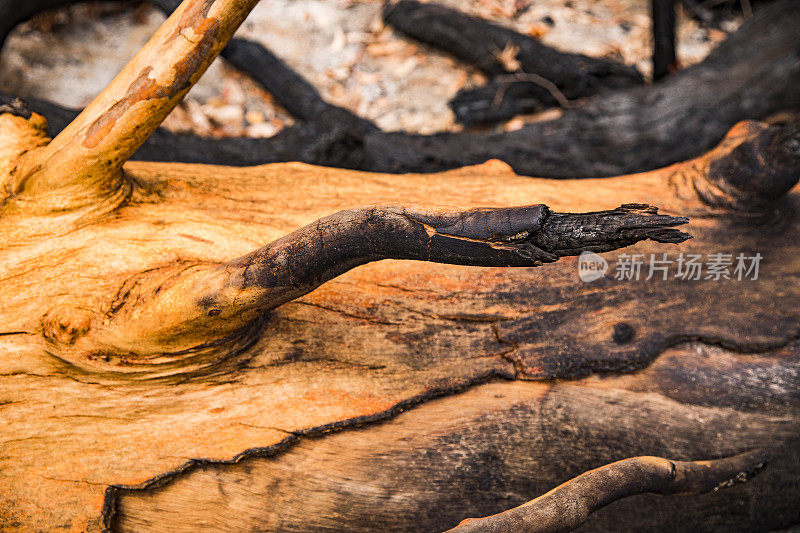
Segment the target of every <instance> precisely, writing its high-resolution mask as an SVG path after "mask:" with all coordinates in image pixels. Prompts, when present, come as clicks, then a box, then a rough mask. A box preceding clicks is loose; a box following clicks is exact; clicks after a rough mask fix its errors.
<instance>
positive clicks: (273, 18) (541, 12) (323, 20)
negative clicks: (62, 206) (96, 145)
mask: <svg viewBox="0 0 800 533" xmlns="http://www.w3.org/2000/svg"><path fill="white" fill-rule="evenodd" d="M440 3H442V4H444V5H447V6H449V7H453V8H457V9H460V10H462V11H465V12H468V13H470V14H473V15H476V16H480V17H483V18H486V19H488V20H491V21H494V22H496V23H498V24H502V25H505V26H508V27H511V28H514V29H515V30H517V31H519V32H522V33H526V34H529V35H532V36H535V37H539V38H541V39H542V41H543V42H545V43H546V44H549V45H551V46H553V47H556V48H558V49H560V50H563V51H568V52H579V53H583V54H587V55H591V56H596V57H612V58H615V59H617V60H619V61H623V62H625V63H627V64H631V65H635V66H636V67H637V68H639V70H640V71H641V72H642V73H643V74H645V75H649V73H650V55H651V42H650V18H649V15H648V6H649V1H648V0H440ZM382 6H383V2H381V1H376V0H262V1H261V2H260V3H259V4H258V5H257V7H256V8H255V10H254V11H253V12H252V13H251V15H250V16H249V17H248V19H247V21H246V22H245V23H244V25H243V26H242V27H241V28H240V29H239V32H238V34H237V35H239V36H240V37H245V38H248V39H252V40H256V41H259V42H261V43H262V44H264V45H265V46H266V47H268V48H269V49H271V50H272V51H273V52H275V53H276V54H277V55H278V56H280V57H281V58H282V59H284V60H285V61H286V62H287V63H288V64H289V65H290V66H291V67H292V68H294V69H295V70H297V71H298V72H299V73H301V74H302V75H303V76H305V77H306V78H307V79H308V80H309V81H310V82H311V83H312V84H313V85H314V86H315V87H316V88H317V89H318V90H319V91H320V93H321V94H322V96H323V97H324V98H325V99H327V100H328V101H330V102H332V103H334V104H337V105H340V106H343V107H346V108H348V109H350V110H352V111H354V112H355V113H357V114H359V115H360V116H362V117H365V118H367V119H370V120H372V121H374V122H375V123H376V124H377V125H378V126H380V127H381V128H383V129H385V130H406V131H410V132H419V133H434V132H437V131H446V130H449V131H457V130H459V129H460V128H461V126H459V125H458V124H456V123H455V122H454V120H453V114H452V112H451V111H450V109H449V108H448V107H447V102H448V100H449V99H450V98H451V97H452V96H453V95H455V93H456V92H457V91H458V90H459V89H460V88H462V87H464V86H470V85H479V84H481V83H482V82H483V81H484V79H485V78H484V76H483V75H482V74H481V73H480V72H479V71H477V70H476V69H475V68H473V67H471V66H468V65H465V64H463V63H461V62H460V61H458V60H456V59H453V58H452V57H450V56H448V55H446V54H443V53H440V52H439V51H437V50H435V49H434V48H432V47H429V46H426V45H422V44H419V43H416V42H413V41H410V40H408V39H406V38H404V37H403V36H401V35H399V34H397V33H396V32H394V31H392V29H391V28H388V27H385V26H384V25H383V23H382V22H381V8H382ZM678 19H679V31H678V42H679V45H678V56H679V59H680V62H681V66H687V65H690V64H693V63H696V62H698V61H700V60H701V59H702V58H703V57H705V55H706V54H707V53H708V52H709V50H711V49H712V48H713V47H714V46H715V45H716V44H717V43H719V42H720V41H721V40H723V39H724V38H725V36H726V33H725V31H732V30H734V29H735V28H736V27H737V26H738V24H739V20H735V19H732V20H728V21H726V22H725V23H724V24H723V28H724V30H725V31H721V30H716V29H711V28H708V27H703V26H701V25H699V24H698V23H697V22H696V21H695V20H692V19H690V18H689V17H687V16H686V14H685V13H683V12H682V11H680V10H679V17H678ZM163 20H164V17H163V16H162V15H161V14H160V12H158V11H157V10H156V9H154V8H152V7H150V6H148V5H146V4H137V3H135V2H131V3H129V4H122V5H113V4H106V5H102V4H101V5H78V6H74V7H71V8H67V9H66V10H63V11H61V12H58V13H55V14H46V15H43V16H38V17H36V18H35V19H34V20H33V21H31V22H28V23H25V24H23V25H21V26H20V27H18V28H17V29H16V30H15V31H14V33H13V34H12V35H11V36H10V37H9V39H8V41H7V42H6V45H5V48H4V49H3V51H2V54H0V72H3V73H4V74H5V75H4V76H3V79H1V80H0V89H3V90H5V91H7V92H10V93H15V94H19V95H22V96H29V97H39V98H44V99H49V100H52V101H54V102H57V103H60V104H62V105H67V106H71V107H80V106H84V105H86V104H87V103H88V102H89V101H90V100H91V99H92V98H93V97H94V95H96V94H97V93H98V92H99V91H100V90H101V89H102V88H103V87H104V86H105V85H106V84H107V83H108V82H109V81H110V80H111V79H112V78H113V76H114V75H115V74H116V73H117V72H118V71H119V70H120V69H121V68H122V66H124V65H125V63H126V62H127V61H128V60H129V59H130V57H132V56H133V54H134V53H135V52H136V51H137V50H138V49H139V48H140V47H141V46H142V44H143V43H144V42H145V41H146V40H147V39H148V38H149V37H150V36H151V35H152V34H153V32H154V31H155V30H156V29H157V28H158V26H159V25H160V24H161V22H162V21H163ZM530 119H531V117H517V118H515V119H512V120H511V121H509V122H508V123H506V124H504V125H501V126H498V128H507V129H513V128H517V127H520V126H521V125H522V123H523V122H524V121H525V120H530ZM290 123H292V118H291V116H290V115H289V114H288V113H287V112H286V111H285V110H283V109H281V108H280V107H279V106H278V105H276V104H275V103H274V101H273V99H272V98H271V97H270V95H269V94H267V93H266V92H264V91H263V90H261V89H260V87H259V86H258V85H257V84H256V83H254V82H253V81H251V80H250V79H249V78H248V77H247V76H245V75H242V74H240V73H239V72H237V71H236V70H234V69H232V68H230V67H228V66H227V65H225V63H224V61H223V60H221V59H219V60H217V61H216V62H215V63H214V64H213V65H212V66H211V68H210V69H209V71H208V73H207V74H206V75H205V76H204V77H203V79H202V80H201V81H200V83H199V84H198V85H197V86H196V87H195V88H194V89H192V91H191V92H190V93H189V95H188V97H187V98H186V99H185V100H184V102H183V103H182V104H181V105H180V106H179V107H178V108H177V109H176V110H175V111H174V112H173V113H172V114H171V115H170V117H169V118H168V119H167V121H166V122H165V123H164V125H165V126H166V127H167V128H169V129H171V130H173V131H177V132H186V133H188V132H193V133H197V134H201V135H211V136H243V135H247V136H253V137H259V136H271V135H273V134H275V133H276V132H277V131H279V130H280V129H281V127H283V126H284V125H286V124H290Z"/></svg>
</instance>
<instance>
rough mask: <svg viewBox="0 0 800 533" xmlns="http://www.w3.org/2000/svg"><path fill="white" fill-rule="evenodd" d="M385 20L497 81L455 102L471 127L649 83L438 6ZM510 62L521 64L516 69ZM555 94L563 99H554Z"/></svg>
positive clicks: (404, 5) (387, 14) (619, 67)
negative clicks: (528, 76)
mask: <svg viewBox="0 0 800 533" xmlns="http://www.w3.org/2000/svg"><path fill="white" fill-rule="evenodd" d="M384 20H385V21H386V23H387V24H390V25H391V26H392V27H394V28H395V29H397V30H399V31H400V32H402V33H404V34H406V35H408V36H410V37H412V38H414V39H417V40H419V41H422V42H424V43H427V44H430V45H432V46H435V47H437V48H440V49H442V50H444V51H446V52H449V53H451V54H453V55H454V56H456V57H457V58H459V59H461V60H463V61H466V62H467V63H471V64H474V65H476V66H477V67H478V68H480V69H481V70H483V71H484V72H485V73H487V74H489V75H490V76H494V77H495V79H492V80H490V81H489V84H488V85H487V86H486V87H479V88H476V89H466V90H462V91H461V92H459V94H458V95H457V96H456V97H455V98H454V99H453V100H452V101H451V102H450V107H451V109H452V110H453V112H454V113H455V115H456V119H457V120H458V121H459V122H461V123H463V124H465V125H468V126H472V125H478V124H491V123H496V122H501V121H503V120H507V119H509V118H511V117H513V116H514V115H518V114H521V113H530V112H531V111H535V110H538V109H541V108H542V107H549V106H553V105H563V101H564V100H573V99H576V98H582V97H585V96H591V95H594V94H597V93H598V92H600V91H602V90H606V89H619V88H623V87H630V86H634V85H639V84H641V83H642V82H643V79H642V76H641V74H639V72H638V71H637V70H636V69H635V68H634V67H630V66H626V65H623V64H620V63H617V62H614V61H609V60H606V59H599V58H594V57H589V56H585V55H580V54H568V53H564V52H560V51H558V50H556V49H554V48H551V47H549V46H547V45H544V44H542V43H541V42H539V41H538V40H536V39H533V38H531V37H528V36H527V35H522V34H520V33H517V32H515V31H513V30H510V29H507V28H503V27H501V26H497V25H495V24H491V23H489V22H486V21H485V20H481V19H478V18H475V17H470V16H468V15H465V14H463V13H460V12H458V11H455V10H452V9H448V8H446V7H443V6H439V5H437V4H421V3H419V2H416V1H414V0H403V1H401V2H399V3H397V4H394V5H390V6H388V7H387V8H386V9H385V11H384ZM504 51H505V53H501V52H504ZM506 54H508V55H506ZM504 58H505V59H504ZM509 59H512V60H513V62H515V63H518V65H517V64H515V65H513V68H512V66H511V65H509V62H508V60H509ZM511 72H521V73H527V74H533V75H535V76H538V77H540V78H541V81H540V82H532V81H531V80H521V79H516V80H515V79H513V78H506V77H505V76H504V74H507V73H511ZM549 86H552V88H550V87H549ZM554 92H557V93H560V94H561V95H562V96H561V98H554V96H553V93H554Z"/></svg>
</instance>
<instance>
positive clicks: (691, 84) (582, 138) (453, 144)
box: [0, 0, 800, 178]
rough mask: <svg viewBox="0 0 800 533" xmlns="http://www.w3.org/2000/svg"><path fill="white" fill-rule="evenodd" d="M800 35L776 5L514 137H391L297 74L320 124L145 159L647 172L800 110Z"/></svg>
mask: <svg viewBox="0 0 800 533" xmlns="http://www.w3.org/2000/svg"><path fill="white" fill-rule="evenodd" d="M63 3H69V1H68V0H62V4H63ZM0 4H2V2H0ZM798 27H800V10H796V9H793V6H792V2H790V1H781V2H775V4H774V5H773V6H770V7H768V8H765V9H763V10H762V11H761V12H759V13H758V14H757V15H756V16H755V17H754V18H753V19H751V20H750V21H749V22H748V23H746V24H745V25H743V27H742V28H741V29H740V30H739V31H737V32H736V33H735V34H733V35H732V36H731V37H730V38H729V39H728V40H727V41H725V42H724V43H722V44H721V45H720V46H719V47H717V49H715V50H714V51H713V52H712V53H711V54H709V56H708V57H707V58H706V60H704V61H703V62H702V63H700V64H698V65H695V66H693V67H690V68H687V69H684V70H682V71H680V72H678V73H676V74H674V75H673V76H669V77H668V78H666V79H664V80H663V81H661V82H660V83H657V84H655V85H653V86H641V87H633V88H629V89H620V90H618V91H614V92H608V93H605V94H602V95H597V96H596V97H593V98H591V99H588V100H586V101H585V102H582V103H581V104H580V105H576V106H575V107H571V108H569V109H565V110H564V111H563V114H562V116H561V117H560V118H557V119H554V120H550V121H547V122H537V123H532V124H528V125H526V126H525V127H523V128H521V129H520V130H517V131H513V132H503V133H485V132H481V133H446V134H437V135H410V134H407V133H386V132H382V131H380V130H378V129H377V128H376V127H375V126H373V125H372V124H370V123H369V122H367V121H364V120H362V119H359V118H358V117H355V116H354V115H353V114H352V113H350V112H349V111H346V110H343V109H340V108H336V107H333V106H330V105H329V104H324V103H323V104H319V103H318V102H317V103H315V101H316V99H315V98H314V95H313V94H312V92H310V91H308V90H305V89H303V88H302V85H303V84H305V82H304V81H303V80H302V79H301V78H299V77H298V76H296V75H295V74H294V73H291V74H292V79H295V80H300V81H299V83H293V82H292V81H291V80H288V78H287V79H284V80H283V81H276V82H275V83H276V85H274V87H282V86H283V87H286V86H291V87H292V89H291V91H294V93H292V94H299V95H301V96H300V97H299V98H298V100H297V101H298V102H299V103H298V105H296V106H294V107H295V108H296V110H297V111H296V112H298V113H303V114H306V115H309V116H312V115H314V114H315V113H316V115H314V116H316V118H315V119H314V120H312V121H310V122H307V123H302V124H299V125H297V126H294V127H292V128H287V129H285V130H284V131H282V132H281V133H279V134H278V135H276V136H275V137H272V138H269V139H252V138H237V139H207V138H201V137H197V136H181V135H175V134H172V133H169V132H165V131H164V130H159V131H158V132H156V133H155V134H154V135H152V136H151V137H150V139H149V140H148V141H147V143H145V145H144V146H143V147H142V149H140V151H139V152H138V153H137V155H136V158H137V159H146V160H153V161H176V162H193V163H212V164H227V165H241V166H246V165H255V164H262V163H270V162H279V161H302V162H306V163H311V164H317V165H324V166H336V167H344V168H352V169H357V170H368V171H378V172H393V173H404V172H436V171H441V170H446V169H450V168H457V167H460V166H464V165H470V164H476V163H482V162H484V161H486V160H488V159H492V158H496V159H501V160H504V161H506V162H507V163H509V164H510V165H511V166H512V168H513V169H514V170H515V171H516V172H517V173H519V174H523V175H530V176H541V177H551V178H562V177H570V178H580V177H600V176H613V175H620V174H628V173H633V172H640V171H645V170H649V169H653V168H657V167H660V166H665V165H668V164H671V163H674V162H676V161H682V160H686V159H689V158H691V157H693V156H696V155H699V154H701V153H702V152H704V151H706V150H708V149H709V148H711V147H712V146H714V145H715V144H716V143H717V142H719V141H720V140H721V139H722V137H723V136H724V135H725V133H726V132H727V131H728V129H730V127H731V126H732V125H733V124H735V123H736V122H739V121H740V120H744V119H748V118H750V119H759V118H764V117H766V116H768V115H770V114H771V113H774V112H777V111H781V110H785V109H789V108H793V107H798V106H800V93H798V92H797V91H796V90H795V88H796V87H797V86H800V49H798V47H797V28H798ZM243 50H249V51H255V48H252V47H249V46H246V47H245V46H243V47H242V48H241V49H240V50H239V52H240V53H241V52H242V51H243ZM236 55H237V54H233V56H236ZM251 59H253V61H252V63H253V64H257V63H256V58H253V57H252V55H251V54H244V55H243V62H244V63H249V62H250V60H251ZM265 61H269V60H265ZM283 70H284V71H285V72H291V71H290V70H289V69H288V67H286V68H285V69H283ZM262 74H263V75H264V76H266V74H268V73H264V72H262ZM264 79H265V80H266V78H264ZM262 83H266V81H264V80H262ZM270 83H271V82H270ZM287 84H288V85H287ZM276 90H278V89H276ZM291 91H290V92H291ZM311 91H313V88H311ZM287 100H288V98H287ZM303 102H305V103H303ZM29 104H30V108H31V109H32V110H34V111H37V112H39V110H41V111H42V112H43V114H44V115H45V116H46V117H47V118H48V119H50V122H51V130H50V131H51V133H55V132H56V131H58V129H59V126H61V127H63V126H62V124H63V125H66V121H65V119H66V117H68V116H69V113H72V116H74V115H75V114H76V112H75V111H70V110H64V109H63V108H58V107H54V106H53V104H46V103H43V102H34V101H29ZM285 105H287V106H292V104H290V103H285Z"/></svg>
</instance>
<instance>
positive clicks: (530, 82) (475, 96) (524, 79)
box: [448, 73, 569, 126]
mask: <svg viewBox="0 0 800 533" xmlns="http://www.w3.org/2000/svg"><path fill="white" fill-rule="evenodd" d="M539 78H540V77H537V76H536V75H535V74H525V73H519V74H509V75H506V76H496V77H494V78H492V79H491V80H489V81H488V82H487V83H486V85H482V86H480V87H475V88H473V89H461V90H460V91H458V93H457V94H456V95H455V96H454V97H453V99H452V100H450V102H449V103H448V105H449V106H450V109H451V110H452V111H453V113H454V114H455V116H456V119H457V120H458V121H459V122H460V123H462V124H464V125H465V126H479V125H483V124H496V123H498V122H503V121H505V120H508V119H510V118H512V117H515V116H516V115H523V114H526V113H533V112H536V111H541V110H543V109H545V108H548V107H554V106H564V107H567V106H568V105H569V101H568V100H567V98H566V97H565V96H564V94H563V93H561V91H560V90H559V89H558V87H556V86H555V85H554V84H552V83H550V82H549V81H547V80H545V79H544V78H541V79H539Z"/></svg>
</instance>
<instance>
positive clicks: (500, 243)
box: [52, 204, 689, 370]
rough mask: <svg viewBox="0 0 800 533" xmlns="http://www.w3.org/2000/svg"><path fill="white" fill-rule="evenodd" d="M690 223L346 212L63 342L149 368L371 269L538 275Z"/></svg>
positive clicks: (168, 278)
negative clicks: (378, 265) (394, 266)
mask: <svg viewBox="0 0 800 533" xmlns="http://www.w3.org/2000/svg"><path fill="white" fill-rule="evenodd" d="M686 222H687V219H685V218H682V217H672V216H667V215H659V214H658V213H657V210H656V208H653V207H649V206H645V205H638V204H631V205H624V206H621V207H619V208H617V209H614V210H611V211H599V212H594V213H580V214H572V213H553V212H551V211H550V210H549V209H548V208H547V207H546V206H544V205H535V206H529V207H511V208H493V209H473V210H470V211H463V212H441V213H435V212H426V211H418V210H413V209H408V208H404V207H369V208H362V209H354V210H349V211H342V212H340V213H336V214H334V215H331V216H328V217H326V218H323V219H320V220H318V221H317V222H314V223H312V224H310V225H308V226H306V227H304V228H301V229H299V230H297V231H295V232H294V233H291V234H289V235H287V236H285V237H283V238H281V239H278V240H276V241H275V242H273V243H271V244H269V245H267V246H265V247H263V248H261V249H259V250H256V251H254V252H252V253H250V254H248V255H246V256H244V257H240V258H238V259H235V260H233V261H231V262H229V263H227V264H224V265H208V264H205V265H203V264H193V265H186V264H181V265H174V266H170V267H166V268H164V269H160V270H153V271H148V272H146V273H144V274H142V275H140V276H138V277H137V278H136V279H133V280H130V281H129V283H127V284H126V286H125V287H123V288H122V290H121V291H120V294H119V296H118V298H117V300H118V302H119V303H117V304H114V305H112V308H111V311H110V313H109V315H108V316H105V317H102V318H100V319H99V320H96V321H95V322H96V323H97V324H98V326H97V327H96V328H94V329H93V330H92V331H91V332H89V333H88V335H87V336H86V337H85V338H82V339H80V341H79V342H77V343H76V342H75V339H73V338H69V339H67V341H66V342H62V343H61V344H62V345H63V346H62V348H65V349H66V351H64V350H62V354H65V355H64V357H65V358H69V359H72V360H73V361H74V360H76V359H77V360H79V361H80V359H81V357H83V356H85V355H86V354H95V355H96V354H98V353H102V354H111V355H113V356H115V357H116V356H124V357H125V358H126V361H128V362H131V363H133V366H132V368H138V369H141V368H143V366H142V365H144V364H149V363H150V362H152V361H154V360H159V361H167V360H169V361H170V362H172V361H176V360H180V359H181V358H182V357H183V356H185V354H187V353H188V352H192V351H196V350H197V349H199V348H202V347H204V346H208V345H209V344H213V345H219V344H220V343H221V342H227V340H232V339H234V338H235V337H236V335H237V334H239V333H240V332H243V331H245V330H246V326H248V324H250V323H253V322H254V321H255V320H256V319H258V318H259V317H261V316H263V315H264V313H266V312H268V311H269V310H271V309H274V308H276V307H278V306H280V305H282V304H284V303H286V302H289V301H291V300H293V299H295V298H298V297H300V296H302V295H304V294H307V293H309V292H311V291H312V290H314V289H315V288H317V287H318V286H320V285H321V284H322V283H324V282H326V281H328V280H330V279H332V278H334V277H336V276H338V275H340V274H342V273H344V272H346V271H348V270H350V269H352V268H354V267H356V266H359V265H363V264H365V263H369V262H371V261H378V260H381V259H413V260H419V261H431V262H436V263H449V264H457V265H475V266H539V265H541V264H543V263H549V262H553V261H556V260H558V258H559V257H564V256H567V255H576V254H580V253H581V252H582V251H584V250H591V251H595V252H602V251H608V250H613V249H616V248H620V247H623V246H628V245H630V244H633V243H635V242H638V241H641V240H645V239H652V240H655V241H658V242H665V243H679V242H682V241H684V240H686V239H688V238H689V235H687V234H686V233H682V232H680V231H678V230H676V229H673V228H674V226H678V225H681V224H685V223H686ZM131 302H132V303H131ZM88 331H89V330H88V328H87V330H86V331H85V332H84V333H86V332H88ZM226 339H227V340H226ZM52 340H53V342H54V343H55V344H58V343H59V342H60V341H59V340H58V339H55V338H54V339H52ZM73 344H74V346H73ZM70 354H71V355H70ZM116 370H119V368H116Z"/></svg>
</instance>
